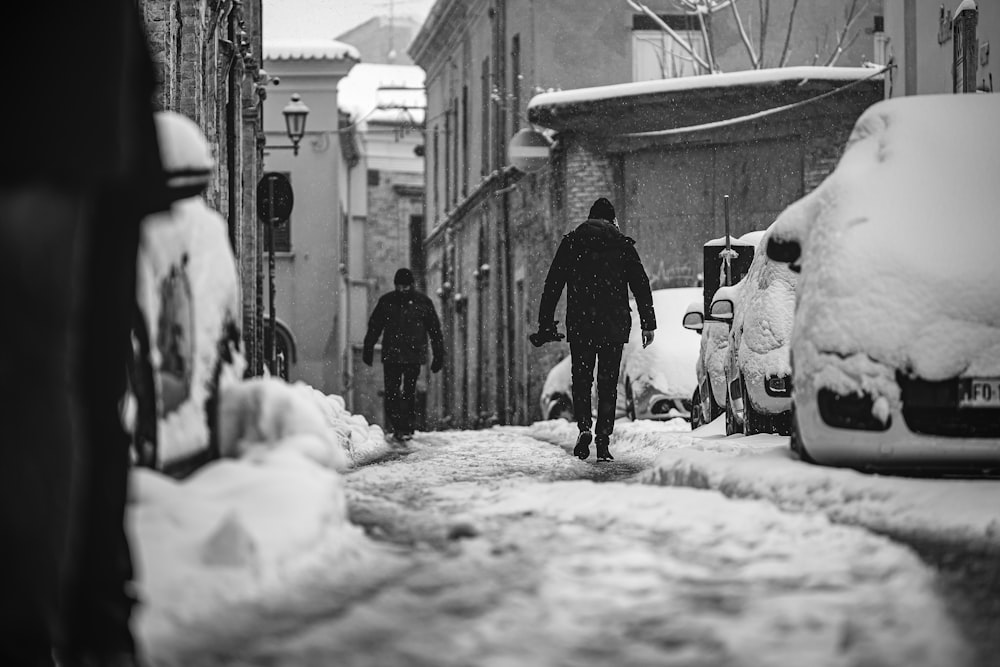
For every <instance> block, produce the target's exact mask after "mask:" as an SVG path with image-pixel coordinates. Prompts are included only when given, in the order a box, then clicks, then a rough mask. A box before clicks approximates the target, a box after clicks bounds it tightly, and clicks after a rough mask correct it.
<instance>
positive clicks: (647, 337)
mask: <svg viewBox="0 0 1000 667" xmlns="http://www.w3.org/2000/svg"><path fill="white" fill-rule="evenodd" d="M653 336H654V334H653V330H652V329H643V330H642V347H643V348H647V347H649V344H650V343H652V342H653Z"/></svg>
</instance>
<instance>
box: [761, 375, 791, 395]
mask: <svg viewBox="0 0 1000 667" xmlns="http://www.w3.org/2000/svg"><path fill="white" fill-rule="evenodd" d="M764 390H765V391H766V392H767V393H768V395H769V396H790V395H791V393H792V378H791V376H790V375H769V376H768V378H767V379H766V380H765V381H764Z"/></svg>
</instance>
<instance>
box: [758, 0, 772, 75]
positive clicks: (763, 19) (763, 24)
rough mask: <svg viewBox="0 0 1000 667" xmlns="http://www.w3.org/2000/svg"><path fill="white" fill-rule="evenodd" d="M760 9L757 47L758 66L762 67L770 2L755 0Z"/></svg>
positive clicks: (768, 0) (767, 0) (769, 0)
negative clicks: (758, 55)
mask: <svg viewBox="0 0 1000 667" xmlns="http://www.w3.org/2000/svg"><path fill="white" fill-rule="evenodd" d="M757 6H758V7H759V8H760V43H759V45H758V47H757V48H758V49H759V53H760V66H761V67H763V66H764V53H765V51H764V45H765V43H766V41H767V22H768V19H769V18H770V15H771V0H757Z"/></svg>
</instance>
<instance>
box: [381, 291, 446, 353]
mask: <svg viewBox="0 0 1000 667" xmlns="http://www.w3.org/2000/svg"><path fill="white" fill-rule="evenodd" d="M383 332H385V336H384V338H383V339H382V363H392V364H426V363H427V339H428V337H430V341H431V347H432V348H433V351H434V357H435V358H437V359H440V358H443V357H444V339H443V338H442V336H441V322H440V320H438V316H437V311H435V310H434V303H433V302H432V301H431V300H430V299H429V298H428V297H427V296H426V295H424V294H421V293H420V292H417V291H414V290H410V291H409V292H399V291H392V292H389V293H387V294H383V295H382V297H381V298H380V299H379V300H378V303H377V304H376V305H375V310H373V311H372V316H371V317H370V318H369V319H368V333H367V334H365V353H366V354H368V355H370V354H373V352H374V350H375V342H376V341H378V339H379V336H381V335H382V333H383Z"/></svg>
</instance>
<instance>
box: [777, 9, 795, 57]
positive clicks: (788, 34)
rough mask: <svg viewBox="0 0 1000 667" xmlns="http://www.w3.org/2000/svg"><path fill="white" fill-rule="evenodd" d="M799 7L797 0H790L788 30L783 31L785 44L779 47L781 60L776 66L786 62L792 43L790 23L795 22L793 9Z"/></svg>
mask: <svg viewBox="0 0 1000 667" xmlns="http://www.w3.org/2000/svg"><path fill="white" fill-rule="evenodd" d="M798 7H799V0H792V10H791V11H790V12H789V13H788V32H786V33H785V46H784V47H782V49H781V60H780V61H778V67H784V66H785V63H787V62H788V54H789V53H791V45H792V24H793V23H794V22H795V10H796V9H798Z"/></svg>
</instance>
